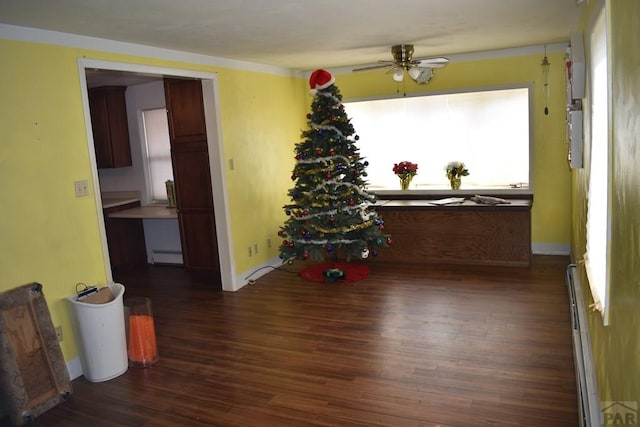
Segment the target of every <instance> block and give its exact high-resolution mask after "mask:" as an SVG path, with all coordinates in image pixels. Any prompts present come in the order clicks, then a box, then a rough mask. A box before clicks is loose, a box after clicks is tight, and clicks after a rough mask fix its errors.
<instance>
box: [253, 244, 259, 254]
mask: <svg viewBox="0 0 640 427" xmlns="http://www.w3.org/2000/svg"><path fill="white" fill-rule="evenodd" d="M253 253H254V254H256V255H258V244H257V243H254V244H253Z"/></svg>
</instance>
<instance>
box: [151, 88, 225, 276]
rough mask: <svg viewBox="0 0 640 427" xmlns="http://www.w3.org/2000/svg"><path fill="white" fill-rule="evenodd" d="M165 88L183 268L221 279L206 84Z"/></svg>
mask: <svg viewBox="0 0 640 427" xmlns="http://www.w3.org/2000/svg"><path fill="white" fill-rule="evenodd" d="M164 90H165V99H166V103H167V104H166V105H167V117H168V121H169V140H170V143H171V159H172V164H173V176H174V179H175V188H176V199H177V200H176V201H177V214H178V224H179V225H180V238H181V241H182V256H183V259H184V265H185V267H186V268H187V270H189V271H190V272H192V273H203V274H205V275H208V276H214V277H216V279H217V278H219V276H220V261H219V252H218V243H217V236H216V222H215V215H214V206H213V191H212V185H211V172H210V170H211V169H210V164H209V149H208V140H207V129H206V123H205V115H204V100H203V97H202V82H201V81H200V80H187V79H168V78H165V80H164ZM215 283H216V284H219V283H220V282H219V279H217V280H216V281H215Z"/></svg>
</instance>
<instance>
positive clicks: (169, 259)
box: [151, 249, 183, 264]
mask: <svg viewBox="0 0 640 427" xmlns="http://www.w3.org/2000/svg"><path fill="white" fill-rule="evenodd" d="M151 263H152V264H182V263H183V259H182V252H181V251H175V250H171V249H152V250H151Z"/></svg>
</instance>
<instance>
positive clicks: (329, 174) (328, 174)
mask: <svg viewBox="0 0 640 427" xmlns="http://www.w3.org/2000/svg"><path fill="white" fill-rule="evenodd" d="M325 176H326V177H327V179H331V177H332V176H333V175H331V172H327V174H326V175H325Z"/></svg>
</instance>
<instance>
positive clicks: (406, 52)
mask: <svg viewBox="0 0 640 427" xmlns="http://www.w3.org/2000/svg"><path fill="white" fill-rule="evenodd" d="M391 55H393V59H394V60H395V61H396V62H401V63H402V65H403V66H404V67H407V66H409V65H411V58H412V57H413V45H412V44H401V45H396V46H392V47H391Z"/></svg>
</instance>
